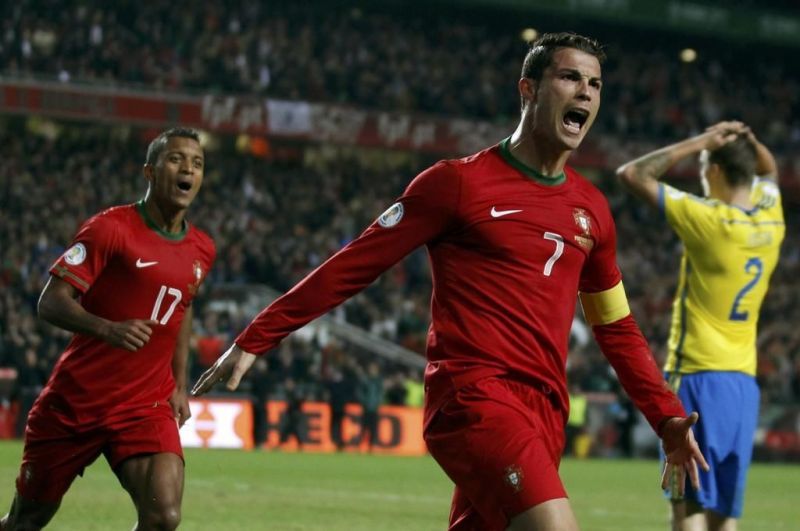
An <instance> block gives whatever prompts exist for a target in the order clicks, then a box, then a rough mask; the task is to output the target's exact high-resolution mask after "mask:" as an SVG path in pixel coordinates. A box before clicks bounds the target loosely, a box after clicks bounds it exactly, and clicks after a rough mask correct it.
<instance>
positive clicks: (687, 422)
mask: <svg viewBox="0 0 800 531" xmlns="http://www.w3.org/2000/svg"><path fill="white" fill-rule="evenodd" d="M699 418H700V415H698V414H697V412H693V413H692V414H691V415H689V416H688V417H672V418H670V419H668V420H667V421H666V422H665V423H664V426H663V428H662V429H661V444H662V446H663V448H664V455H665V456H666V463H665V465H664V472H663V474H662V475H661V488H662V489H666V488H667V487H669V486H670V483H672V479H673V478H674V483H673V485H672V488H677V489H678V494H679V495H683V492H684V485H685V484H686V474H687V472H688V474H689V479H690V480H691V482H692V486H693V487H694V488H695V489H699V488H700V476H699V473H698V470H697V465H698V464H699V465H700V466H701V467H703V470H705V471H706V472H708V470H709V467H708V463H707V462H706V459H705V457H703V454H702V453H701V452H700V447H699V446H697V441H695V439H694V433H692V426H694V425H695V424H697V421H698V419H699Z"/></svg>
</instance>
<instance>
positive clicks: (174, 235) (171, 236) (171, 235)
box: [136, 199, 189, 240]
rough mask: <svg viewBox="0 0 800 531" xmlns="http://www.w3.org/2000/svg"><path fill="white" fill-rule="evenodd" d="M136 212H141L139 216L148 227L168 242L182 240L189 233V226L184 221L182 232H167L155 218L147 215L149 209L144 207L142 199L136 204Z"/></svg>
mask: <svg viewBox="0 0 800 531" xmlns="http://www.w3.org/2000/svg"><path fill="white" fill-rule="evenodd" d="M136 210H138V211H139V215H140V216H142V219H143V220H144V223H145V225H147V226H148V227H149V228H150V229H151V230H154V231H155V232H156V233H157V234H158V235H159V236H161V237H162V238H166V239H168V240H182V239H183V238H184V236H186V233H187V232H188V231H189V224H188V223H187V222H186V220H185V219H184V220H183V228H182V229H181V231H180V232H167V231H165V230H163V229H162V228H161V227H159V226H158V225H157V224H156V222H155V221H153V218H151V217H150V214H148V213H147V209H146V208H145V207H144V199H141V200H140V201H138V202H137V203H136Z"/></svg>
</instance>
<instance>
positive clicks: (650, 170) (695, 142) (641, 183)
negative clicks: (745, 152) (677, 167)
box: [617, 122, 746, 207]
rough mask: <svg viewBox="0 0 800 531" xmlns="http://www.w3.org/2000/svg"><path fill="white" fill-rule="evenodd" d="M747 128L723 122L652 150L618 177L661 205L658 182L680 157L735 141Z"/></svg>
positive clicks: (643, 197) (651, 200)
mask: <svg viewBox="0 0 800 531" xmlns="http://www.w3.org/2000/svg"><path fill="white" fill-rule="evenodd" d="M745 130H746V127H745V125H744V124H742V123H741V122H720V123H718V124H716V125H714V126H711V127H709V128H708V129H707V130H706V132H704V133H702V134H699V135H697V136H693V137H691V138H687V139H686V140H682V141H681V142H678V143H675V144H672V145H670V146H667V147H663V148H661V149H657V150H655V151H652V152H650V153H648V154H646V155H644V156H642V157H639V158H638V159H635V160H632V161H630V162H627V163H625V164H623V165H622V166H620V167H619V168H617V177H619V179H620V182H622V184H623V185H624V186H625V187H626V188H628V189H629V190H630V191H631V192H633V193H634V194H636V195H638V196H639V197H641V198H642V199H644V200H645V201H646V202H648V203H649V204H650V205H652V206H653V207H658V181H659V179H660V178H661V177H662V176H663V175H664V174H665V173H666V172H667V170H669V169H670V168H671V167H672V166H673V165H674V164H675V163H677V162H678V161H679V160H681V159H683V158H685V157H688V156H690V155H694V154H697V153H700V152H701V151H702V150H704V149H708V150H714V149H717V148H718V147H720V146H723V145H725V144H726V143H728V142H730V141H732V140H734V139H735V138H736V135H737V134H738V133H740V132H744V131H745Z"/></svg>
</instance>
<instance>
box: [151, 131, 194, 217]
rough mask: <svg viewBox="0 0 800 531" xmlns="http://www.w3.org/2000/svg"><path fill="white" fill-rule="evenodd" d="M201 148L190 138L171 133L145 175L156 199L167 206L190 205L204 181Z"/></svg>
mask: <svg viewBox="0 0 800 531" xmlns="http://www.w3.org/2000/svg"><path fill="white" fill-rule="evenodd" d="M203 165H204V157H203V150H202V148H201V147H200V144H198V143H197V141H196V140H194V139H192V138H186V137H180V136H173V137H170V138H169V139H168V140H167V145H166V146H165V148H164V150H163V151H162V152H161V153H160V154H159V156H158V160H156V163H155V164H153V165H147V166H145V176H146V178H147V180H148V182H149V183H150V192H151V193H152V194H153V198H154V199H155V201H156V203H157V204H159V205H161V206H163V207H167V208H169V209H176V210H183V209H186V208H188V207H189V205H190V204H191V203H192V201H193V200H194V198H195V196H196V195H197V192H198V190H200V186H201V185H202V184H203Z"/></svg>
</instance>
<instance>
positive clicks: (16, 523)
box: [0, 128, 216, 531]
mask: <svg viewBox="0 0 800 531" xmlns="http://www.w3.org/2000/svg"><path fill="white" fill-rule="evenodd" d="M203 167H204V156H203V150H202V148H201V147H200V143H199V137H198V134H197V132H196V131H194V130H191V129H181V128H175V129H170V130H168V131H165V132H163V133H162V134H161V135H159V136H158V137H157V138H156V139H155V140H153V141H152V142H151V143H150V146H149V147H148V149H147V158H146V162H145V165H144V176H145V179H146V180H147V182H148V188H147V194H146V195H145V198H144V199H143V200H142V201H140V202H138V203H136V204H132V205H125V206H118V207H113V208H110V209H108V210H106V211H104V212H101V213H100V214H97V215H96V216H94V217H92V218H91V219H89V220H88V221H87V222H86V223H84V224H83V226H82V227H81V228H80V230H79V231H78V234H77V235H76V236H75V239H74V240H73V242H72V245H71V246H70V247H69V249H68V250H67V251H66V252H65V253H64V254H63V256H61V258H59V259H58V261H56V263H55V264H54V265H53V267H52V268H51V269H50V274H51V275H52V276H51V277H50V280H49V281H48V283H47V285H46V286H45V288H44V290H43V291H42V295H41V298H40V299H39V315H40V316H41V318H42V319H45V320H47V321H49V322H50V323H52V324H54V325H56V326H59V327H61V328H64V329H66V330H70V331H72V332H74V333H75V335H74V336H73V338H72V341H71V342H70V344H69V346H68V347H67V350H66V351H65V352H64V354H63V355H62V356H61V359H60V360H59V361H58V364H57V365H56V367H55V369H54V370H53V373H52V375H51V376H50V381H49V382H48V384H47V387H45V389H44V390H43V391H42V394H41V395H40V396H39V398H38V399H37V401H36V403H35V404H34V406H33V408H32V410H31V412H30V415H29V417H28V425H27V428H26V431H25V449H24V453H23V457H22V466H21V468H20V473H19V477H18V478H17V493H16V496H15V498H14V501H13V503H12V505H11V510H10V511H9V513H8V514H7V515H6V516H5V517H3V519H2V520H0V529H3V530H6V531H10V530H14V529H40V528H42V527H44V526H45V525H46V524H47V523H48V522H49V521H50V519H51V518H52V517H53V515H54V514H55V513H56V511H57V510H58V507H59V505H60V503H61V499H62V497H63V496H64V494H65V493H66V491H67V490H68V489H69V486H70V484H71V483H72V481H73V480H74V479H75V477H76V476H77V475H78V474H82V473H83V471H84V469H85V468H86V467H87V466H89V465H90V464H91V463H92V462H93V461H94V460H95V459H96V458H97V457H98V456H99V455H100V454H103V455H105V457H106V460H107V461H108V463H109V464H110V465H111V468H112V469H113V470H114V472H115V473H116V475H117V477H118V478H119V481H120V483H121V484H122V486H123V487H125V489H126V490H127V491H128V493H129V494H130V496H131V498H132V499H133V503H134V505H135V506H136V511H137V515H138V524H137V529H141V530H144V529H175V528H176V527H177V526H178V523H179V522H180V505H181V497H182V495H183V469H184V463H183V453H182V450H181V444H180V438H179V436H178V428H179V426H180V425H182V424H183V423H184V422H185V421H186V420H187V419H188V418H189V403H188V398H187V391H186V362H187V355H188V349H189V335H190V332H191V327H192V306H191V303H192V299H193V298H194V295H195V293H196V292H197V289H198V287H199V286H200V283H201V282H202V281H203V279H204V278H205V276H206V274H207V273H208V271H209V268H210V267H211V265H212V263H213V261H214V255H215V253H216V251H215V248H214V243H213V242H212V241H211V239H210V238H209V237H208V235H206V234H205V233H204V232H202V231H200V230H199V229H197V228H196V227H194V226H192V225H190V224H189V223H188V222H187V221H186V219H185V216H186V210H187V209H188V208H189V205H190V204H191V203H192V200H194V198H195V196H196V195H197V192H198V190H199V189H200V186H201V184H202V182H203ZM78 297H80V302H78V300H76V299H77V298H78Z"/></svg>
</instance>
